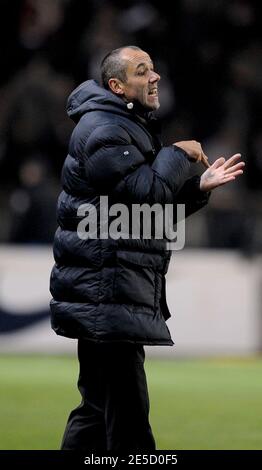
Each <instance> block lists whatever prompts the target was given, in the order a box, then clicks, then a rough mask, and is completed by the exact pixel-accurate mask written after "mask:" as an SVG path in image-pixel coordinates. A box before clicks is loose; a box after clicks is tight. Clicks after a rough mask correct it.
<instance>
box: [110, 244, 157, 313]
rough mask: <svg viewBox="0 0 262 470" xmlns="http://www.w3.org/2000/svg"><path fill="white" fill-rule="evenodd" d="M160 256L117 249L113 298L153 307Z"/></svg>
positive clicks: (126, 302) (116, 300) (117, 300)
mask: <svg viewBox="0 0 262 470" xmlns="http://www.w3.org/2000/svg"><path fill="white" fill-rule="evenodd" d="M161 267H162V257H161V256H160V255H152V254H148V253H146V254H145V253H138V252H129V251H118V252H117V254H116V271H115V280H114V299H115V302H117V303H121V304H133V305H140V306H145V307H150V308H152V309H155V306H156V300H157V297H158V295H157V294H158V279H159V273H158V271H159V270H160V269H161Z"/></svg>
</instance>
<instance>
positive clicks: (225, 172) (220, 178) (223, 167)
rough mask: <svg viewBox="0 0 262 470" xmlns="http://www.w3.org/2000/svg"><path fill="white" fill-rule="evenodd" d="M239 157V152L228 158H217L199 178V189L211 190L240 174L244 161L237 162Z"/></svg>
mask: <svg viewBox="0 0 262 470" xmlns="http://www.w3.org/2000/svg"><path fill="white" fill-rule="evenodd" d="M240 158H241V154H240V153H236V154H235V155H233V156H232V157H230V158H229V159H228V160H225V158H224V157H221V158H218V159H217V160H216V161H215V162H214V163H213V165H211V166H210V168H208V169H207V170H206V171H205V172H204V173H203V174H202V176H201V178H200V189H201V191H205V192H207V191H211V190H212V189H215V188H217V187H218V186H222V185H223V184H226V183H229V182H230V181H234V180H235V178H236V177H237V176H239V175H242V173H243V168H244V166H245V163H244V162H238V160H239V159H240Z"/></svg>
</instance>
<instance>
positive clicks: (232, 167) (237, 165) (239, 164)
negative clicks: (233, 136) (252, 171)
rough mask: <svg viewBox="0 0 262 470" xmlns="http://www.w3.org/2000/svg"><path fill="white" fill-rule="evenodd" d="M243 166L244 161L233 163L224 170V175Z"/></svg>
mask: <svg viewBox="0 0 262 470" xmlns="http://www.w3.org/2000/svg"><path fill="white" fill-rule="evenodd" d="M244 166H245V162H239V163H237V164H236V165H233V166H231V167H230V168H228V169H227V170H226V171H225V175H229V174H231V173H233V172H234V171H237V170H241V169H243V168H244Z"/></svg>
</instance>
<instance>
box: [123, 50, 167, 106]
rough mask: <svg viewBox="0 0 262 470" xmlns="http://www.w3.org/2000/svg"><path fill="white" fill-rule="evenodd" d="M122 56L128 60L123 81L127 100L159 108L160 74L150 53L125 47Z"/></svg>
mask: <svg viewBox="0 0 262 470" xmlns="http://www.w3.org/2000/svg"><path fill="white" fill-rule="evenodd" d="M121 58H122V59H124V61H125V62H126V77H127V80H126V82H125V83H122V89H123V97H124V98H125V100H126V101H136V102H139V103H140V104H141V105H142V107H143V108H145V109H147V110H151V111H152V110H155V109H158V108H159V106H160V104H159V99H158V82H159V80H160V76H159V75H158V74H157V73H156V72H154V66H153V62H152V60H151V59H150V57H149V55H148V54H147V53H146V52H144V51H141V50H134V49H128V48H127V49H124V50H123V51H122V52H121Z"/></svg>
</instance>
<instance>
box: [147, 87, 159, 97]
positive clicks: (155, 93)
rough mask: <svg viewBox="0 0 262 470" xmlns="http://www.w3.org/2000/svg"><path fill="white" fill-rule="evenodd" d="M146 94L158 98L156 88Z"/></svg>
mask: <svg viewBox="0 0 262 470" xmlns="http://www.w3.org/2000/svg"><path fill="white" fill-rule="evenodd" d="M148 94H149V95H150V96H158V91H157V88H153V89H152V90H150V91H149V92H148Z"/></svg>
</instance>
